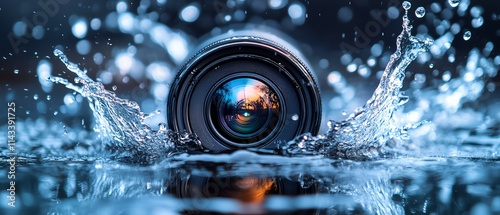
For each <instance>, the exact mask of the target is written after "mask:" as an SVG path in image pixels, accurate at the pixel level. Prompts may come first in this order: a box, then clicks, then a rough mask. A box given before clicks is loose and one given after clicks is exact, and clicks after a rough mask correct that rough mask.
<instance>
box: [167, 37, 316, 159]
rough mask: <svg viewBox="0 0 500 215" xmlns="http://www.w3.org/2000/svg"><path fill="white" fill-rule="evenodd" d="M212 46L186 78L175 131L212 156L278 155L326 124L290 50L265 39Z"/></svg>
mask: <svg viewBox="0 0 500 215" xmlns="http://www.w3.org/2000/svg"><path fill="white" fill-rule="evenodd" d="M255 34H256V33H255V32H253V33H248V32H239V34H238V33H237V34H234V33H233V34H232V35H225V36H221V37H218V38H217V39H213V40H212V41H210V42H209V44H208V45H207V46H205V47H203V48H202V49H201V50H200V51H199V52H198V53H197V54H195V55H194V57H192V58H191V59H190V60H189V61H188V62H187V63H186V65H185V66H184V67H183V68H182V69H181V70H180V72H179V74H178V75H177V77H176V79H175V80H174V82H173V83H172V86H171V89H170V93H169V100H168V106H167V116H168V117H169V118H168V123H169V126H170V128H172V129H173V130H175V131H188V132H192V133H195V134H196V135H197V136H198V137H199V138H200V140H201V143H202V145H203V146H204V148H206V149H210V150H214V151H224V150H231V149H239V148H249V147H254V148H267V149H273V148H276V147H277V143H278V142H279V141H289V140H291V139H293V138H294V137H295V136H297V135H299V134H302V133H305V132H311V133H313V134H316V133H317V132H318V129H319V127H320V121H321V102H320V96H319V90H318V87H317V85H316V82H315V80H314V77H313V75H312V74H311V72H310V71H309V70H308V67H307V66H306V64H305V63H303V62H304V61H303V59H302V58H300V57H297V56H299V53H298V52H296V51H295V52H293V51H290V50H295V49H294V47H293V46H291V45H290V44H289V43H287V42H285V41H283V40H281V39H279V38H276V37H275V38H270V37H272V35H271V36H269V35H268V34H265V33H258V34H257V35H255Z"/></svg>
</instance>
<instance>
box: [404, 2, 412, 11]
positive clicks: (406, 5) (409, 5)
mask: <svg viewBox="0 0 500 215" xmlns="http://www.w3.org/2000/svg"><path fill="white" fill-rule="evenodd" d="M403 8H404V9H405V10H409V9H410V8H411V3H410V2H409V1H404V2H403Z"/></svg>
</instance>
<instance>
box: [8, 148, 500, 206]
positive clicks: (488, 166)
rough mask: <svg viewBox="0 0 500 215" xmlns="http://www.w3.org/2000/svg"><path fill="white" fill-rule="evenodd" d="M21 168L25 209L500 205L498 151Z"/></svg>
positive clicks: (243, 156) (240, 156)
mask: <svg viewBox="0 0 500 215" xmlns="http://www.w3.org/2000/svg"><path fill="white" fill-rule="evenodd" d="M235 160H238V161H235ZM35 166H36V167H37V168H33V167H35ZM3 172H4V170H2V173H3ZM18 176H19V181H18V182H19V183H20V184H23V185H28V184H30V185H29V186H23V187H20V190H19V193H18V198H19V199H20V204H22V205H20V206H22V207H19V208H17V210H18V212H19V213H18V214H27V213H29V214H31V212H38V213H40V214H45V213H48V214H95V213H98V214H118V213H119V214H193V213H194V214H198V213H202V214H235V213H236V214H241V213H242V214H262V213H265V214H315V213H317V214H339V213H340V214H405V213H406V214H413V213H417V214H422V213H438V214H462V213H464V212H469V213H471V214H494V213H498V212H500V188H499V187H498V181H499V180H500V166H498V161H495V160H474V159H468V158H438V157H427V158H408V157H404V158H391V159H384V160H372V161H349V160H330V159H325V158H319V157H316V158H312V157H308V158H284V157H281V156H269V155H267V156H265V155H257V154H254V153H251V152H248V151H237V152H234V153H232V154H226V155H207V154H204V155H191V156H187V155H182V156H179V157H176V158H173V159H169V160H165V161H163V162H162V163H160V164H157V165H153V166H147V167H137V166H136V167H133V168H131V167H129V166H126V165H123V164H121V163H117V162H116V161H110V160H104V159H98V160H96V161H95V162H84V161H80V162H78V161H72V162H61V161H59V162H43V163H42V164H35V163H30V164H25V165H23V166H21V167H19V174H18ZM89 206H90V207H89Z"/></svg>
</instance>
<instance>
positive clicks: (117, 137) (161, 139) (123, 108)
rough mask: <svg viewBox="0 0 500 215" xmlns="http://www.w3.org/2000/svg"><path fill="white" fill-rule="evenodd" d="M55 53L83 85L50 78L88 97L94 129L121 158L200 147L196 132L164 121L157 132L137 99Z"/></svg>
mask: <svg viewBox="0 0 500 215" xmlns="http://www.w3.org/2000/svg"><path fill="white" fill-rule="evenodd" d="M54 55H55V56H57V57H59V59H60V60H61V61H62V62H63V63H64V64H65V65H66V67H67V68H68V69H69V70H70V71H71V72H73V73H75V74H76V75H77V77H76V78H75V83H76V84H82V86H81V87H80V86H77V85H75V84H72V83H70V82H69V81H68V80H67V79H64V78H61V77H53V76H51V77H50V80H51V81H53V82H55V83H59V84H63V85H65V86H66V87H67V88H69V89H71V90H74V91H75V92H78V93H80V94H81V95H82V96H84V97H86V98H87V99H88V101H89V105H90V108H91V109H92V111H93V113H94V118H95V121H96V127H95V128H94V129H95V131H96V132H98V133H99V134H100V137H101V139H102V141H103V143H104V144H105V146H106V148H107V149H108V150H109V151H111V152H112V153H113V155H114V156H116V158H118V159H119V160H124V161H127V162H133V163H141V164H148V163H151V162H154V161H156V160H158V159H160V158H162V157H166V156H170V155H172V154H176V152H179V151H181V152H182V151H187V150H196V149H197V148H199V147H198V146H199V145H200V143H199V141H198V140H197V138H196V137H195V135H194V134H188V133H176V132H172V131H171V130H168V129H167V128H166V125H165V124H160V125H159V128H160V129H159V130H157V131H155V130H153V129H151V127H150V126H149V125H148V124H146V123H145V122H144V120H145V119H146V117H147V116H146V115H145V114H144V113H143V112H142V111H141V110H140V108H139V105H138V104H137V103H136V102H133V101H129V100H126V99H122V98H119V97H117V96H116V95H115V93H114V92H112V91H108V90H106V89H104V86H103V84H102V83H101V82H98V81H93V80H92V79H91V78H89V77H88V76H87V74H86V70H81V69H79V68H78V66H77V65H76V64H75V63H72V62H70V61H69V60H68V58H67V57H66V56H65V55H64V54H63V53H62V52H61V51H60V50H57V49H56V50H55V51H54ZM174 144H175V146H174Z"/></svg>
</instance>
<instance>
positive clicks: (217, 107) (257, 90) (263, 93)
mask: <svg viewBox="0 0 500 215" xmlns="http://www.w3.org/2000/svg"><path fill="white" fill-rule="evenodd" d="M219 86H220V87H219ZM275 88H276V87H272V86H270V85H268V84H265V82H262V81H260V80H258V79H256V78H253V77H242V78H235V79H232V80H229V81H227V82H225V83H221V84H220V85H217V86H216V91H215V93H214V94H213V95H209V98H212V101H211V103H210V108H209V109H208V110H209V114H210V120H211V122H212V124H213V126H214V128H215V131H217V133H218V134H220V135H221V136H222V137H223V138H225V139H227V140H230V141H232V142H248V141H246V140H249V139H252V138H254V137H262V136H268V135H267V134H270V133H272V132H273V130H274V128H275V125H276V122H277V121H278V120H279V114H280V113H281V112H282V110H281V108H280V104H281V102H280V99H279V98H278V96H277V94H276V92H275V91H276V90H275ZM256 141H257V140H256Z"/></svg>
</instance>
